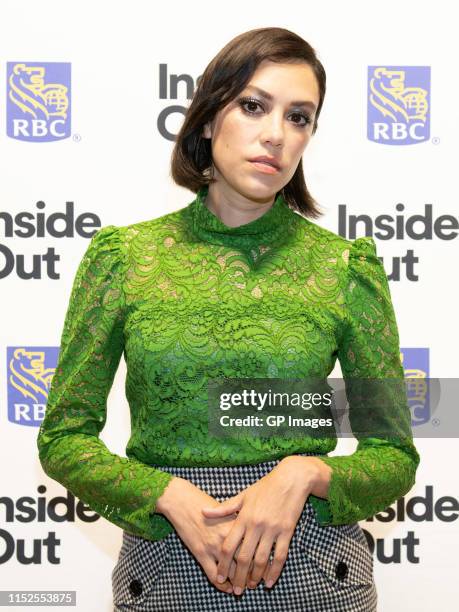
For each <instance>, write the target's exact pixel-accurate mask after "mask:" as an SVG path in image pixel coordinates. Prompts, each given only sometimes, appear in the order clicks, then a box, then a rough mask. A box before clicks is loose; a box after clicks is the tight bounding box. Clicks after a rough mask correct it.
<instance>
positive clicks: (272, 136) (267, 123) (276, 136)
mask: <svg viewBox="0 0 459 612" xmlns="http://www.w3.org/2000/svg"><path fill="white" fill-rule="evenodd" d="M261 139H262V142H270V143H271V144H272V145H273V146H279V145H281V144H282V143H283V142H284V118H283V115H282V112H281V111H279V112H275V111H272V112H271V113H268V114H266V115H265V117H264V118H263V126H262V133H261Z"/></svg>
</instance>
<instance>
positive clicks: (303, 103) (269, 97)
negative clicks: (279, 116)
mask: <svg viewBox="0 0 459 612" xmlns="http://www.w3.org/2000/svg"><path fill="white" fill-rule="evenodd" d="M247 87H248V88H249V89H254V90H255V91H257V92H258V93H259V94H260V96H262V97H263V98H266V99H267V100H273V98H274V97H273V96H272V95H271V94H270V93H268V92H267V91H265V90H264V89H261V88H260V87H256V85H247ZM290 104H291V106H307V107H309V108H312V110H314V111H315V110H317V107H316V105H315V104H314V102H311V101H310V100H295V101H293V102H291V103H290Z"/></svg>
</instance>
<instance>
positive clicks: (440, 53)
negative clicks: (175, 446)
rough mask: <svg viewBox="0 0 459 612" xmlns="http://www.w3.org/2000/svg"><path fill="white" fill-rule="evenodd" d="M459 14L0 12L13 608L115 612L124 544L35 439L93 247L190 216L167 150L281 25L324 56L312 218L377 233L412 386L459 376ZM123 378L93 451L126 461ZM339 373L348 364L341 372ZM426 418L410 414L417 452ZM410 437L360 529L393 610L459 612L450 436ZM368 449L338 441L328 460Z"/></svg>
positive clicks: (4, 566)
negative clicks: (411, 481)
mask: <svg viewBox="0 0 459 612" xmlns="http://www.w3.org/2000/svg"><path fill="white" fill-rule="evenodd" d="M286 9H288V10H286ZM451 11H452V8H451V7H450V4H448V3H447V2H436V3H435V4H433V5H432V4H428V3H427V2H412V1H410V2H405V3H399V4H397V3H395V2H392V1H389V2H386V3H384V5H381V6H379V5H372V4H368V3H364V2H356V1H352V0H350V1H349V2H347V3H345V5H343V4H341V3H338V2H322V3H320V4H317V5H311V4H307V3H306V4H305V3H304V2H299V1H292V2H289V4H288V6H286V5H283V4H276V3H272V4H266V3H265V4H263V3H261V4H260V3H254V4H248V3H245V2H232V3H229V4H228V3H227V4H225V5H218V4H215V3H212V2H199V3H187V2H175V3H173V4H171V5H161V4H154V3H151V2H146V1H142V2H140V1H137V2H135V1H134V2H131V3H129V4H128V3H123V2H113V1H112V2H108V1H107V0H104V1H99V2H97V3H93V4H92V5H91V6H89V5H87V6H86V5H84V4H83V5H82V3H77V2H67V3H62V2H55V1H50V0H43V1H42V2H40V3H36V2H32V1H31V0H29V1H27V2H22V3H20V6H19V4H18V3H14V2H2V3H1V5H0V90H1V91H2V92H3V93H2V94H1V96H0V156H1V173H2V174H1V181H0V194H1V206H0V291H1V300H0V313H1V336H0V355H1V360H2V366H1V376H0V591H18V590H22V591H36V592H38V591H49V590H54V591H75V593H76V607H75V608H73V609H77V610H78V611H81V612H101V611H102V612H108V611H110V610H112V609H113V602H112V593H111V572H112V569H113V567H114V565H115V563H116V560H117V556H118V553H119V550H120V547H121V534H122V532H121V530H120V529H119V528H118V527H116V526H114V525H113V524H111V523H109V522H108V521H106V520H105V519H103V518H101V517H100V516H99V515H97V514H96V513H94V512H93V511H92V510H91V509H90V508H88V507H87V506H85V505H84V504H83V503H82V502H80V500H79V499H78V498H76V497H75V496H74V495H72V493H71V492H69V491H67V490H66V489H65V488H64V487H62V486H61V485H60V484H59V483H57V482H55V481H53V480H51V479H50V478H48V477H47V475H46V474H45V473H44V472H43V470H42V468H41V466H40V463H39V461H38V455H37V447H36V437H37V433H38V428H39V425H40V423H41V421H42V419H43V416H44V413H45V409H46V401H47V394H48V390H49V388H50V384H51V381H52V377H53V374H54V371H55V367H56V362H57V358H58V354H59V340H60V334H61V331H62V325H63V321H64V315H65V310H66V307H67V303H68V299H69V297H70V289H71V286H72V282H73V278H74V275H75V272H76V269H77V266H78V263H79V261H80V259H81V257H82V256H83V253H84V251H85V250H86V248H87V246H88V243H89V240H90V238H91V236H92V235H93V233H94V231H95V229H98V228H99V227H103V226H105V225H109V224H114V225H128V224H131V223H136V222H139V221H142V220H147V219H151V218H155V217H159V216H161V215H164V214H166V213H168V212H171V211H174V210H177V209H178V208H181V207H183V206H186V205H187V204H188V203H189V202H191V200H193V199H194V193H192V192H191V191H188V190H186V189H183V188H180V187H177V186H176V185H175V184H174V183H173V182H172V180H171V178H170V175H169V162H170V155H171V151H172V148H173V144H174V139H175V135H176V134H177V132H178V129H179V127H180V125H181V122H182V120H183V116H184V113H185V111H186V108H187V106H188V104H189V102H190V100H191V98H192V96H193V92H194V90H195V88H196V84H197V80H198V78H199V76H200V75H201V74H202V72H203V71H204V69H205V67H206V65H207V64H208V62H209V61H210V60H211V59H212V58H213V57H214V55H215V54H216V53H217V52H218V51H219V50H220V49H221V47H222V46H223V45H224V44H226V42H228V41H229V40H230V39H231V38H233V37H234V36H236V35H237V34H239V33H241V32H245V31H247V30H250V29H253V28H257V27H267V26H280V27H285V28H287V29H290V30H293V31H294V32H296V33H297V34H299V35H300V36H302V37H303V38H304V39H305V40H307V41H308V42H309V43H310V44H311V45H312V46H313V47H314V48H315V49H316V51H317V53H318V55H319V58H320V60H321V61H322V63H323V64H324V67H325V69H326V72H327V93H326V97H325V102H324V106H323V109H322V113H321V116H320V118H319V128H318V131H317V133H316V134H315V136H314V137H313V139H312V140H311V142H310V144H309V146H308V148H307V149H306V151H305V154H304V156H303V167H304V173H305V178H306V182H307V184H308V187H309V189H310V191H311V193H312V194H313V196H314V197H315V198H316V200H317V201H318V202H319V204H320V205H321V207H322V209H323V210H324V215H323V216H322V217H321V218H320V219H318V220H316V221H315V222H316V223H318V224H319V225H322V226H324V227H327V228H328V229H331V230H332V231H334V232H336V233H339V234H341V235H343V236H345V237H347V238H351V239H353V238H356V237H358V236H364V235H368V236H373V237H374V239H375V242H376V245H377V248H378V255H379V256H380V257H381V258H382V261H383V263H384V267H385V270H386V272H387V275H388V278H389V281H390V289H391V294H392V299H393V304H394V308H395V311H396V315H397V321H398V325H399V333H400V341H401V359H402V363H403V367H404V370H405V374H406V376H407V377H415V378H418V379H419V380H420V381H422V380H423V379H427V378H429V377H438V378H445V379H446V378H455V377H456V378H457V375H458V367H457V363H458V362H457V356H456V350H457V345H458V342H457V341H458V333H457V326H456V319H457V303H458V301H457V298H458V295H457V293H458V291H457V282H458V281H457V268H458V264H459V256H458V255H459V251H458V231H459V214H458V208H459V207H458V186H457V175H458V170H457V160H458V155H457V143H458V141H459V112H458V110H457V100H458V99H459V85H458V79H457V78H456V70H455V68H456V63H457V62H456V58H457V57H458V56H459V41H458V38H457V32H456V21H455V19H454V16H453V14H452V12H451ZM125 374H126V369H125V363H124V360H122V362H121V364H120V367H119V370H118V372H117V374H116V378H115V382H114V384H113V387H112V389H111V392H110V395H109V398H108V402H107V422H106V426H105V428H104V430H103V432H102V434H101V439H102V440H103V441H104V442H105V444H106V445H107V447H108V448H109V449H110V450H111V451H112V452H115V453H118V454H120V455H123V456H125V452H124V451H125V446H126V444H127V441H128V439H129V436H130V421H129V406H128V404H127V401H126V398H125V395H124V380H125ZM340 375H341V372H340V368H339V363H337V366H336V368H335V370H334V371H333V372H332V374H331V375H330V376H331V377H333V376H337V377H339V376H340ZM418 389H419V390H420V391H419V395H420V397H419V398H418V399H419V401H420V402H421V401H422V399H423V398H422V397H421V396H422V385H420V387H419V388H418ZM455 409H457V404H456V405H454V402H452V404H451V410H452V411H453V410H455ZM430 417H431V415H429V413H428V410H427V411H422V410H421V411H420V410H418V411H413V414H412V426H413V432H414V435H415V436H416V427H418V426H419V425H420V424H422V423H425V422H426V420H428V419H429V418H430ZM415 441H416V446H417V448H418V450H419V452H420V455H421V463H420V466H419V468H418V472H417V480H416V484H415V486H414V487H413V488H412V490H411V491H409V492H408V493H407V494H406V495H405V496H404V497H403V498H401V499H400V500H399V501H397V502H396V503H394V504H393V505H392V506H390V507H389V508H387V509H386V511H385V512H382V513H380V514H378V515H377V516H375V517H373V518H371V520H366V521H361V526H362V528H363V529H364V532H365V535H366V536H367V539H368V541H369V543H370V546H371V549H372V552H373V555H374V567H375V578H376V583H377V588H378V596H379V607H378V609H379V610H380V611H381V612H398V611H399V610H401V609H403V610H404V611H405V612H406V611H415V610H416V612H424V611H425V612H427V611H430V610H431V609H432V608H433V607H435V608H436V609H441V610H442V611H445V612H447V611H450V610H451V611H452V610H456V609H457V605H458V604H457V601H458V597H459V587H458V581H457V578H456V576H457V570H458V561H457V550H456V543H457V541H458V531H459V530H458V513H459V501H458V489H459V487H458V475H457V472H458V471H457V468H456V466H457V450H458V449H457V437H456V433H455V430H454V427H452V428H451V433H450V436H449V437H436V438H435V439H433V438H432V437H429V436H423V437H416V440H415ZM355 447H356V441H355V440H354V439H340V440H339V441H338V446H337V448H336V450H335V451H334V452H333V453H332V454H333V455H339V454H348V453H352V452H353V451H354V450H355ZM0 603H1V602H0ZM2 605H3V604H2ZM17 607H19V609H24V610H25V609H29V607H28V606H26V605H25V603H23V604H19V606H17ZM48 607H49V609H55V608H54V607H53V608H52V607H51V606H49V605H46V606H44V607H43V608H42V609H48ZM313 612H315V611H313Z"/></svg>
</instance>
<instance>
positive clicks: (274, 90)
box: [246, 60, 320, 106]
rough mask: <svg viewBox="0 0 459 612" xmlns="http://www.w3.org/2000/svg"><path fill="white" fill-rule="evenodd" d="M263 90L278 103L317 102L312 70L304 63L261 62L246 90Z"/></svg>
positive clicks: (318, 95)
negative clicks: (253, 88) (254, 88)
mask: <svg viewBox="0 0 459 612" xmlns="http://www.w3.org/2000/svg"><path fill="white" fill-rule="evenodd" d="M251 86H254V87H258V88H259V89H263V90H264V91H266V92H267V93H269V94H271V95H272V96H273V97H274V98H275V99H278V100H279V101H285V102H286V103H290V102H292V101H294V100H295V101H296V100H310V101H311V102H315V104H316V106H317V104H318V102H319V98H320V91H319V84H318V82H317V78H316V76H315V74H314V71H313V69H312V68H311V66H310V65H309V64H306V62H301V63H300V62H296V63H277V62H271V61H267V60H265V61H263V62H261V64H260V65H259V66H258V68H257V69H256V71H255V72H254V74H253V75H252V77H251V78H250V80H249V82H248V83H247V86H246V88H247V89H250V88H251Z"/></svg>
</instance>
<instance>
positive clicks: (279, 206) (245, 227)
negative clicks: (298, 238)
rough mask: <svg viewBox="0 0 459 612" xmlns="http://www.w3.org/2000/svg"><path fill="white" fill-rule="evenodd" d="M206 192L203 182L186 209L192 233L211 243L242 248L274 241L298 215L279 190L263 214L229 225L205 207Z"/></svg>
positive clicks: (285, 231)
mask: <svg viewBox="0 0 459 612" xmlns="http://www.w3.org/2000/svg"><path fill="white" fill-rule="evenodd" d="M208 192H209V186H208V185H203V186H202V187H201V188H200V189H199V191H198V192H197V194H196V198H195V200H193V202H191V204H190V205H189V212H190V218H191V223H192V226H193V231H194V233H195V234H196V235H197V236H198V237H199V238H201V239H202V240H205V241H207V242H212V243H213V244H223V245H227V246H235V247H241V248H243V247H244V246H246V247H251V246H253V245H257V244H270V243H272V242H277V241H278V240H279V238H281V237H282V236H285V234H287V233H288V227H290V225H291V223H292V221H293V220H294V218H296V217H297V216H298V215H296V214H295V212H294V211H293V210H292V209H291V208H290V207H289V205H288V204H287V202H286V201H285V199H284V198H283V196H282V195H281V194H280V193H279V194H278V195H277V196H276V198H275V200H274V202H273V204H272V206H271V208H270V209H269V210H267V211H266V212H265V213H264V214H263V215H261V216H260V217H258V218H257V219H254V220H253V221H250V222H249V223H244V224H242V225H238V226H236V227H229V226H227V225H225V223H223V221H222V220H221V219H219V218H218V217H217V216H216V215H215V214H214V213H213V212H212V211H211V210H209V208H207V206H206V204H205V200H206V197H207V194H208Z"/></svg>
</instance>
